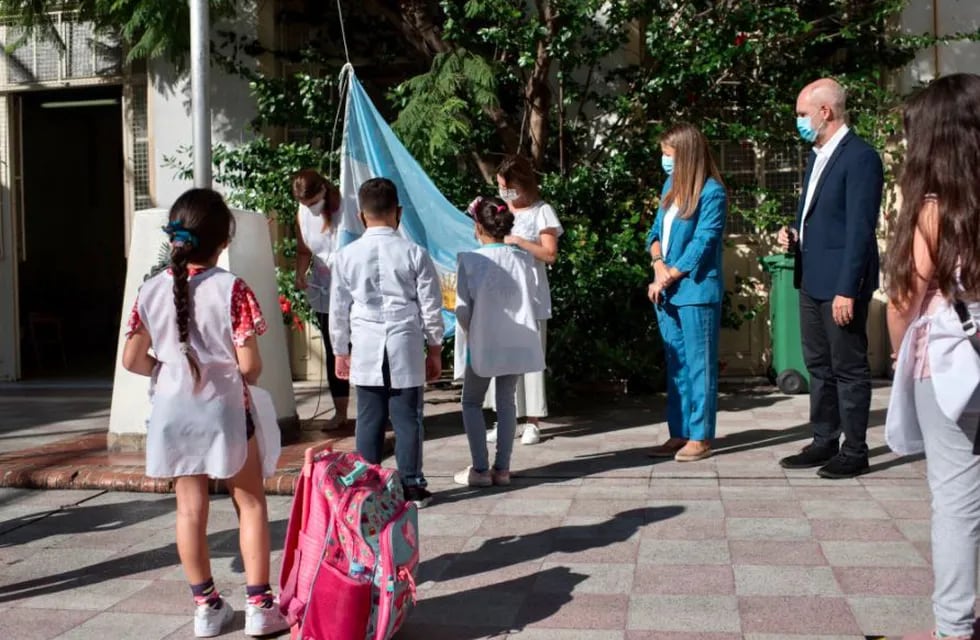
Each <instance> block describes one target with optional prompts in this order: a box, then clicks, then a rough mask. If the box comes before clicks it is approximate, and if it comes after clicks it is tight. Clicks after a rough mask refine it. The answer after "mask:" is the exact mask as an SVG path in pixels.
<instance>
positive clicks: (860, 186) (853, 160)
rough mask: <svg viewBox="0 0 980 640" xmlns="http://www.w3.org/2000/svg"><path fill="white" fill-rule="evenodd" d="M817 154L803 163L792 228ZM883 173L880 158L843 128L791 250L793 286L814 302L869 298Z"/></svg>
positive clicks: (799, 218) (875, 280)
mask: <svg viewBox="0 0 980 640" xmlns="http://www.w3.org/2000/svg"><path fill="white" fill-rule="evenodd" d="M816 157H817V154H816V153H813V152H811V153H810V160H809V162H807V167H806V178H805V179H804V181H803V193H802V194H801V196H800V204H799V208H798V210H797V212H796V224H795V228H796V229H797V230H799V229H800V224H801V221H802V220H803V204H804V202H805V201H806V192H807V188H808V185H809V184H810V174H811V173H812V172H813V163H814V161H815V160H816ZM883 184H884V171H883V169H882V165H881V157H880V156H879V155H878V152H877V151H875V150H874V149H873V148H872V147H871V146H870V145H869V144H868V143H866V142H865V141H864V140H862V139H861V138H859V137H858V136H856V135H855V134H854V133H853V132H850V131H849V132H848V133H847V134H846V135H845V136H844V138H843V139H842V140H841V141H840V144H839V145H838V146H837V148H836V149H835V150H834V153H833V155H831V156H830V159H829V160H828V161H827V166H826V167H824V170H823V172H822V173H821V174H820V182H819V183H818V184H817V188H816V191H815V192H814V194H813V201H812V202H811V203H810V211H809V213H807V215H806V221H805V222H802V224H803V225H804V229H803V242H802V243H801V244H798V245H797V247H796V251H795V254H796V255H795V258H796V261H795V272H794V274H793V275H794V284H795V285H796V288H797V289H801V290H802V291H803V293H805V294H807V295H808V296H810V297H811V298H814V299H815V300H833V299H834V297H835V296H845V297H848V298H857V299H859V300H868V299H870V298H871V295H872V294H873V293H874V291H875V289H877V288H878V270H879V266H878V260H879V259H878V240H877V238H876V236H875V229H877V227H878V213H879V211H880V210H881V189H882V185H883Z"/></svg>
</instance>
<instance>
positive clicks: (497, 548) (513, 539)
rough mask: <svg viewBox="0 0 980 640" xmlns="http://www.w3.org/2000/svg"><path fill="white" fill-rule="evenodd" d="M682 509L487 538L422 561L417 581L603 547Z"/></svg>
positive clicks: (635, 513) (630, 513) (637, 512)
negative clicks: (468, 549) (454, 551)
mask: <svg viewBox="0 0 980 640" xmlns="http://www.w3.org/2000/svg"><path fill="white" fill-rule="evenodd" d="M683 512H684V507H681V506H666V507H649V508H643V509H631V510H629V511H623V512H621V513H617V514H616V515H614V516H612V517H610V518H609V519H608V520H606V521H604V522H599V523H596V524H588V525H566V526H563V527H553V528H551V529H546V530H544V531H538V532H535V533H532V534H528V535H521V536H500V537H498V538H491V539H489V540H486V541H484V542H483V544H481V545H480V546H479V547H478V548H477V549H473V550H471V551H464V552H461V553H447V554H443V555H441V556H437V557H435V558H432V559H430V560H426V561H425V562H423V563H422V564H421V565H420V566H419V578H418V580H419V582H425V581H428V580H434V579H438V580H439V581H448V580H455V579H457V578H464V577H467V576H470V575H474V574H477V573H485V572H489V571H497V570H500V569H503V568H505V567H510V566H514V565H519V564H523V563H525V562H531V561H534V560H539V559H541V558H543V557H545V556H547V555H550V554H554V553H567V554H574V553H580V552H582V551H587V550H589V549H595V548H598V547H606V546H609V545H612V544H616V543H618V542H624V541H626V540H628V539H629V538H631V537H632V536H633V535H634V534H635V533H636V532H637V531H638V530H639V529H640V527H641V526H643V525H644V524H647V523H650V522H659V521H662V520H667V519H669V518H673V517H675V516H678V515H680V514H681V513H683Z"/></svg>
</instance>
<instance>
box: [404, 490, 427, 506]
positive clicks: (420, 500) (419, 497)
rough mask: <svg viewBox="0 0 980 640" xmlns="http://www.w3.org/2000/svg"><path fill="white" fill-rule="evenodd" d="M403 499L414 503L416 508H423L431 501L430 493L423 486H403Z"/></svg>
mask: <svg viewBox="0 0 980 640" xmlns="http://www.w3.org/2000/svg"><path fill="white" fill-rule="evenodd" d="M405 500H406V501H408V502H412V503H414V504H415V507H416V508H418V509H424V508H426V507H427V506H428V505H429V503H430V502H432V493H430V492H429V491H427V490H426V489H425V488H424V487H419V486H414V485H413V486H411V487H405Z"/></svg>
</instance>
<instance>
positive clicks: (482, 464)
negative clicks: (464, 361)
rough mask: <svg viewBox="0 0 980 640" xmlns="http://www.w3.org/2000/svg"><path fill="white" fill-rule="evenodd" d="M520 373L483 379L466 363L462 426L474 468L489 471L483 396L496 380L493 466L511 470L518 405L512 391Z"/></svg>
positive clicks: (515, 386) (499, 469)
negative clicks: (495, 431) (494, 455)
mask: <svg viewBox="0 0 980 640" xmlns="http://www.w3.org/2000/svg"><path fill="white" fill-rule="evenodd" d="M519 378H520V376H519V375H513V376H497V377H496V378H482V377H480V376H478V375H476V372H474V371H473V368H472V367H470V366H469V365H467V366H466V373H465V377H464V378H463V427H464V428H465V429H466V439H467V440H468V441H469V444H470V457H471V458H472V459H473V470H474V471H478V472H480V473H483V472H485V471H489V470H490V458H489V453H488V452H487V422H486V419H485V418H484V417H483V398H484V397H485V396H486V395H487V388H488V387H489V386H490V383H491V382H495V383H496V384H495V386H494V393H495V396H496V397H495V400H496V403H495V404H496V406H497V455H496V458H495V460H494V463H493V468H494V469H496V470H497V471H510V456H511V453H512V452H513V451H514V432H515V431H517V405H516V404H515V402H514V390H515V389H516V388H517V381H518V379H519Z"/></svg>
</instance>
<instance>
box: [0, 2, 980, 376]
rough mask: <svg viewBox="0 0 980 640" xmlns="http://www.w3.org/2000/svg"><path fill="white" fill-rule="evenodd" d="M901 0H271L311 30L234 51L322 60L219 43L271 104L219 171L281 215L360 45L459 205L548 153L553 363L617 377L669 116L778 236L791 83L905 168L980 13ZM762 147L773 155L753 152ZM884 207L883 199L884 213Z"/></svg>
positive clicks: (316, 148) (643, 325)
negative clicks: (256, 64) (955, 21)
mask: <svg viewBox="0 0 980 640" xmlns="http://www.w3.org/2000/svg"><path fill="white" fill-rule="evenodd" d="M63 4H65V3H62V2H40V1H38V0H0V9H5V10H8V11H9V10H17V11H20V12H21V13H22V14H23V15H24V16H25V18H24V19H25V21H26V23H28V24H40V23H41V20H42V17H41V16H40V11H41V10H42V9H45V8H55V7H58V6H62V5H63ZM78 4H79V5H82V6H88V7H90V13H88V14H87V15H90V16H98V17H97V18H95V19H96V22H97V23H98V24H103V25H106V26H107V27H111V26H115V28H117V29H122V30H123V31H124V33H129V34H130V35H128V36H127V41H129V42H130V43H133V44H134V45H139V46H134V47H133V49H132V53H131V55H136V56H140V55H151V54H164V53H168V54H169V55H177V56H179V55H180V51H181V46H182V45H181V43H180V42H178V39H179V37H180V34H168V33H161V32H160V30H161V28H162V27H161V25H166V26H167V27H170V26H171V25H173V24H183V22H181V21H183V20H185V18H184V17H182V16H185V15H186V9H185V7H186V5H185V3H184V2H182V1H176V0H83V1H82V2H80V3H78ZM234 4H235V3H234V2H232V0H227V2H224V1H213V2H212V7H213V9H214V10H215V11H219V12H220V11H222V10H224V8H225V7H231V6H233V5H234ZM906 4H907V0H686V1H685V2H676V1H672V0H671V1H668V0H361V2H357V3H344V12H345V16H344V17H345V24H346V25H347V29H346V36H347V45H346V46H345V45H344V44H343V42H344V41H343V38H342V33H341V31H340V28H339V24H340V23H339V20H338V16H337V14H336V6H335V4H334V3H332V2H326V3H325V2H321V1H318V0H307V1H306V2H301V1H299V0H297V2H294V3H291V4H290V5H289V6H288V7H289V8H287V9H285V10H284V11H282V12H281V13H280V14H279V15H280V19H281V20H282V21H283V23H284V25H283V26H288V23H291V22H302V23H303V24H304V25H305V28H304V29H305V30H306V31H308V32H309V33H310V34H312V35H311V39H310V42H309V43H308V44H307V45H305V46H304V47H303V48H302V49H301V50H287V49H283V50H272V49H271V48H270V47H269V45H268V43H265V44H263V43H259V42H243V41H242V38H241V37H240V36H236V35H234V34H226V37H227V39H228V41H229V42H231V43H232V44H234V45H235V46H233V47H231V49H232V50H233V51H234V52H236V54H237V55H239V56H255V55H259V54H261V53H268V54H273V55H275V56H278V57H280V58H281V59H283V60H285V61H289V62H291V63H302V64H305V65H306V66H307V68H308V72H305V73H302V74H298V75H295V76H293V77H288V78H280V79H270V78H263V77H261V76H259V75H257V74H255V73H254V72H253V71H249V69H250V65H246V64H241V60H236V59H235V57H234V56H222V55H220V53H216V55H218V56H219V62H221V63H223V64H225V65H226V66H227V67H228V68H229V69H237V70H238V71H240V72H241V73H244V74H247V75H248V77H249V79H250V80H251V82H252V87H253V93H254V95H255V96H256V101H257V104H258V107H259V118H258V119H257V121H256V123H255V125H256V132H257V134H258V135H257V137H256V138H255V139H254V140H253V141H252V142H250V143H248V144H246V145H244V146H242V147H239V148H236V149H224V148H219V149H216V153H215V162H216V165H217V170H216V174H215V175H216V178H217V179H218V180H219V181H220V182H222V183H223V184H225V185H226V186H228V187H230V188H231V189H232V191H233V194H234V195H233V198H234V199H235V201H236V203H238V204H239V205H240V206H245V207H249V208H254V209H258V210H263V211H268V212H270V213H273V214H276V215H279V216H281V218H280V219H281V220H283V221H284V222H288V221H289V220H290V218H291V215H292V211H293V205H292V203H291V202H290V199H289V194H288V191H287V187H288V184H287V183H288V180H287V178H288V176H289V175H290V174H291V173H292V172H293V171H294V170H296V169H298V168H300V167H301V166H304V165H309V166H316V167H320V168H322V169H325V170H328V171H329V169H330V168H331V167H332V166H333V165H334V163H333V162H332V160H333V157H334V156H333V155H332V154H333V153H334V152H335V151H336V149H335V148H332V145H331V144H330V143H331V140H334V138H333V136H332V135H330V134H331V132H332V129H333V123H334V115H335V114H336V107H337V87H336V83H335V81H334V80H333V78H336V77H337V73H338V72H339V68H340V66H341V65H342V64H343V63H344V62H346V61H347V60H350V61H351V62H352V63H353V64H354V66H355V68H356V69H357V71H358V75H359V77H360V78H361V80H362V81H363V83H364V85H365V88H366V89H367V90H368V91H369V93H370V94H371V95H372V97H373V99H374V101H375V103H376V104H377V105H378V107H379V108H380V109H381V111H382V113H385V114H387V115H388V116H389V117H390V119H391V120H392V121H394V123H395V128H396V131H397V132H398V133H399V135H400V136H401V138H402V140H403V141H404V142H405V143H406V145H407V146H408V147H409V148H410V150H412V152H413V153H414V154H415V155H416V157H417V158H418V159H419V160H420V161H421V162H422V164H423V166H424V167H425V168H426V170H427V171H428V172H429V174H430V175H431V176H432V177H433V179H434V180H435V181H436V183H437V184H438V185H439V186H440V188H441V189H442V190H443V192H444V193H446V195H447V196H448V197H449V198H450V200H451V201H453V202H455V203H457V205H459V206H461V207H462V206H463V205H464V204H465V203H466V202H468V201H469V200H470V199H471V198H472V197H473V195H474V194H475V192H478V191H483V192H486V191H488V190H490V191H492V190H493V189H495V186H494V185H493V184H492V182H493V174H494V168H495V166H496V164H497V162H498V161H499V159H500V157H501V156H502V155H503V154H506V153H514V152H519V153H524V154H527V155H528V156H530V157H531V158H532V159H533V160H534V162H535V165H536V166H537V168H538V169H539V171H540V172H541V176H542V183H543V185H544V190H545V197H546V198H547V199H548V200H549V201H551V202H552V203H553V204H554V205H555V206H556V208H557V209H558V211H559V215H560V216H561V219H562V221H563V223H564V226H565V228H566V235H565V237H564V238H563V239H562V241H561V246H560V258H559V261H558V263H557V264H556V265H555V266H554V267H553V268H552V286H553V294H554V296H553V297H554V302H555V305H554V306H555V317H554V320H553V322H552V324H551V328H550V333H551V336H550V337H551V339H550V340H549V344H550V348H549V366H550V368H551V373H552V379H553V380H554V381H555V382H557V383H558V386H559V387H568V386H570V385H571V384H573V383H575V382H590V381H609V380H624V379H625V380H629V381H631V382H632V383H634V384H633V385H632V387H633V388H635V386H637V385H636V384H635V383H637V382H646V383H649V382H651V381H655V380H656V378H657V370H658V367H659V365H660V362H662V357H661V354H660V345H659V338H658V336H657V332H656V327H655V325H654V322H655V321H654V317H653V314H652V312H651V311H650V307H649V303H648V302H647V301H646V299H645V285H646V282H647V281H648V280H649V278H650V273H649V269H648V267H647V259H646V256H645V255H644V254H643V236H644V234H645V232H646V230H647V229H648V227H649V225H650V222H651V218H652V216H653V213H654V212H655V210H656V205H657V200H658V194H659V191H660V187H661V185H662V182H663V179H664V176H663V175H662V173H661V171H660V169H659V162H657V161H656V158H657V157H658V156H659V148H658V140H659V136H660V135H661V134H662V132H663V131H664V129H665V128H666V127H668V126H670V125H671V124H673V123H675V122H677V121H680V120H686V121H690V122H693V123H695V124H697V125H698V126H699V127H701V128H702V129H703V130H704V131H705V133H706V134H707V135H708V136H709V137H710V138H711V139H712V140H714V141H717V142H718V143H719V151H720V152H722V154H723V155H725V156H726V157H727V156H729V155H731V156H738V157H739V158H742V159H743V160H746V159H747V160H746V161H747V162H749V163H750V166H749V169H748V170H747V171H745V172H743V173H740V174H735V173H731V172H729V173H727V174H726V175H725V176H724V177H725V179H726V183H727V185H728V187H729V190H730V194H731V198H730V202H731V211H730V215H729V220H730V228H739V229H740V230H741V231H743V232H746V233H747V234H748V235H749V236H750V238H749V239H750V240H755V241H758V242H762V243H765V242H766V240H767V239H768V238H769V234H771V232H772V230H773V229H774V228H775V227H776V226H777V225H779V224H781V223H782V222H784V221H786V220H787V219H788V217H789V216H791V215H792V213H793V211H794V210H795V203H796V201H797V198H798V192H799V187H800V185H799V184H798V178H797V179H796V182H797V183H793V182H792V181H791V182H790V183H788V184H784V185H782V186H781V187H779V188H774V187H773V185H772V184H771V183H769V182H767V181H766V180H760V175H762V176H764V175H765V173H766V171H768V170H769V169H771V168H772V167H781V168H788V169H792V168H793V167H794V166H795V165H796V164H797V163H798V158H799V157H801V153H805V151H806V150H805V148H804V145H803V144H802V143H801V142H800V141H799V139H798V137H797V135H796V132H795V128H794V126H793V113H792V112H793V103H794V101H795V97H796V94H797V93H798V91H799V90H800V89H801V88H802V86H803V85H804V84H805V83H806V82H808V81H810V80H813V79H815V78H817V77H820V76H825V75H830V76H834V77H837V78H838V79H839V80H840V81H841V82H842V83H843V84H844V85H845V86H846V87H847V89H848V92H849V108H850V114H851V119H852V124H853V126H854V128H855V129H856V130H857V132H858V133H859V134H861V135H862V136H864V137H865V138H866V139H868V140H869V141H870V142H871V143H872V144H874V145H875V146H876V147H877V148H879V149H881V150H885V149H886V148H887V149H889V150H890V153H889V154H888V159H889V161H890V163H889V165H888V169H889V172H890V173H889V176H890V177H891V176H893V175H894V174H893V171H894V166H895V162H897V161H898V160H900V152H899V148H898V145H895V144H894V143H895V142H896V133H897V131H898V124H899V123H898V121H897V112H896V110H895V107H896V106H897V105H898V104H899V103H900V100H901V98H902V96H901V94H900V92H899V90H898V87H897V85H896V82H895V74H896V71H897V70H899V69H901V68H902V67H903V66H904V65H906V64H907V63H909V62H910V61H911V60H912V59H913V58H914V56H915V54H916V52H917V51H919V50H921V49H922V48H924V47H927V46H932V45H933V44H936V43H937V42H942V41H954V40H963V39H973V40H976V39H978V34H977V33H975V32H974V33H963V34H955V35H952V36H949V37H946V38H942V39H937V38H933V37H930V36H919V35H907V34H903V33H902V32H901V31H900V30H899V27H898V25H899V18H900V15H901V12H902V11H903V9H904V8H905V6H906ZM32 12H33V13H32ZM160 16H165V18H163V17H160ZM163 20H166V21H165V22H164V21H163ZM141 25H142V26H141ZM127 29H128V31H127ZM171 31H173V30H172V29H171ZM177 31H180V30H177ZM171 36H172V37H171ZM140 43H142V45H140ZM225 49H226V48H225V47H220V46H219V47H216V48H215V51H217V52H220V51H223V50H225ZM280 126H288V127H289V129H290V131H296V130H297V129H299V130H305V131H308V132H309V135H308V136H305V137H302V136H300V137H299V138H297V136H295V135H293V136H291V139H290V141H289V142H288V143H283V142H278V143H275V142H273V141H272V139H271V138H270V137H268V136H267V135H264V134H269V133H270V132H271V131H272V129H271V128H275V127H280ZM275 139H276V140H278V139H279V138H275ZM334 142H335V145H333V146H336V144H339V138H337V139H336V140H334ZM891 151H894V153H891ZM756 158H761V159H763V160H764V163H765V167H766V171H762V170H760V169H759V167H762V166H763V165H762V164H752V163H755V162H756ZM892 206H893V204H892V203H889V204H888V205H886V211H885V213H886V215H888V214H889V212H890V211H889V210H890V207H892ZM292 246H293V245H291V244H290V242H289V241H288V240H287V241H284V242H283V244H282V245H281V248H282V250H283V251H284V252H285V253H286V254H287V255H288V254H289V252H290V251H292V250H293V249H292V248H291V247H292ZM281 282H283V283H288V282H291V275H290V274H288V273H286V272H285V271H284V275H283V278H282V279H281ZM742 284H743V287H744V289H743V288H740V289H739V290H736V291H733V292H729V295H728V296H727V301H728V306H727V307H726V309H725V322H726V325H727V326H737V325H738V324H739V323H740V322H742V321H744V320H745V319H746V318H748V317H751V316H752V315H753V313H754V312H755V310H756V306H755V304H754V303H753V301H752V300H751V299H747V298H746V296H745V295H744V294H745V293H746V290H745V289H747V290H755V288H756V287H757V286H758V284H759V283H756V282H754V281H752V280H750V279H748V280H743V282H742ZM283 286H286V285H283ZM749 298H751V296H749Z"/></svg>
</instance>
